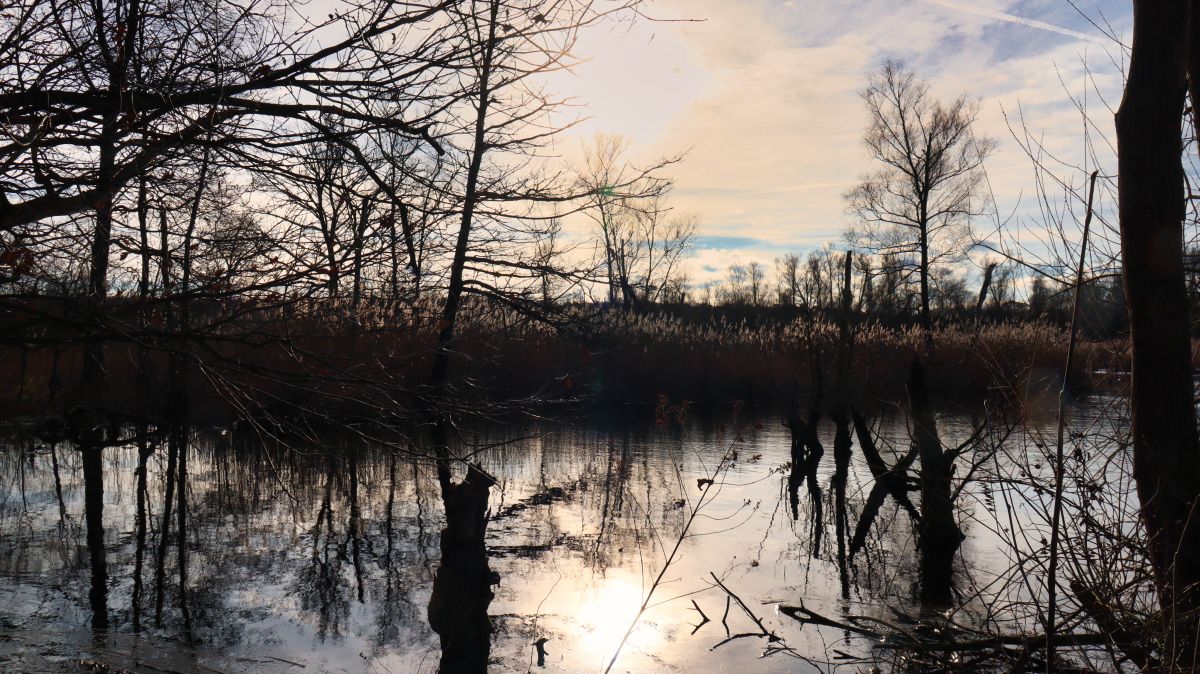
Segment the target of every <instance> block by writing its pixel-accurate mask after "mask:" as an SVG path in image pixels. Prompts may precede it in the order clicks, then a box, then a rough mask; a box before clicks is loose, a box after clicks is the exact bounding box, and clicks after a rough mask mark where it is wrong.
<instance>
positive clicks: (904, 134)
mask: <svg viewBox="0 0 1200 674" xmlns="http://www.w3.org/2000/svg"><path fill="white" fill-rule="evenodd" d="M862 98H863V101H864V103H865V104H866V107H867V112H868V114H869V115H870V122H869V123H868V125H867V131H866V133H865V135H864V142H865V143H866V147H867V152H868V154H869V155H870V156H871V158H872V159H874V160H876V161H878V162H879V163H881V164H883V168H881V169H880V170H879V171H877V172H875V173H873V174H869V175H867V176H865V177H864V178H863V180H862V182H861V184H859V185H858V186H857V187H855V188H854V189H852V190H850V191H849V192H847V193H846V201H847V203H848V205H849V208H850V211H851V212H852V213H853V214H854V215H855V216H856V217H857V218H858V219H859V220H860V225H859V226H858V227H857V228H856V229H854V230H852V231H851V232H850V234H849V237H848V238H849V239H850V241H851V242H852V243H853V244H854V245H855V246H856V247H861V248H866V249H868V250H871V251H877V252H885V253H894V254H898V255H900V256H902V257H901V258H899V259H904V260H908V259H910V258H909V256H911V259H912V260H913V265H912V266H911V267H909V268H908V269H907V270H906V271H907V273H908V274H913V273H915V274H916V276H917V279H918V282H919V285H920V300H921V305H920V319H921V325H922V327H923V328H924V330H925V334H926V341H927V343H929V342H931V340H932V334H933V321H932V318H931V316H930V268H931V267H932V266H933V265H935V264H938V263H940V262H943V261H946V260H948V259H952V258H953V257H955V256H956V255H959V254H960V253H961V248H962V244H963V243H964V242H965V241H966V240H967V239H968V228H969V225H970V221H971V218H972V217H973V216H976V215H978V214H980V213H982V212H983V206H984V203H985V197H984V195H983V194H982V190H981V185H982V178H983V174H982V171H981V169H982V166H983V162H984V160H985V159H986V158H987V156H988V154H989V153H990V152H991V151H992V149H993V148H994V147H995V142H994V141H992V140H991V139H988V138H981V137H976V136H975V135H974V134H973V133H972V131H971V126H972V124H973V123H974V121H975V117H976V115H977V114H978V111H979V104H978V102H976V101H973V100H971V99H968V98H967V97H966V96H960V97H958V98H957V99H955V100H953V101H951V102H950V103H948V104H946V103H942V102H941V101H938V100H936V99H934V98H933V96H932V95H931V94H930V92H929V84H928V83H927V82H925V81H923V80H921V79H919V78H918V77H917V75H916V73H915V72H914V71H913V70H912V69H910V68H908V67H906V66H905V65H904V64H903V63H902V62H899V61H888V62H886V63H885V64H884V65H883V67H882V68H880V69H879V71H877V72H875V73H872V74H871V75H870V76H869V77H868V81H867V87H866V88H865V89H864V90H863V91H862Z"/></svg>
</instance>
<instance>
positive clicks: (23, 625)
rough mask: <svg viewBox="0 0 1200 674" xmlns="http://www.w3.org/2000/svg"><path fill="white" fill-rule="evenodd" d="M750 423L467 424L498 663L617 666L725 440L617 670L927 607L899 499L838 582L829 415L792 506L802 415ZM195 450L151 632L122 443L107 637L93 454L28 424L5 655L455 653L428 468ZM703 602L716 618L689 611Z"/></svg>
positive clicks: (9, 506) (15, 471) (2, 609)
mask: <svg viewBox="0 0 1200 674" xmlns="http://www.w3.org/2000/svg"><path fill="white" fill-rule="evenodd" d="M1084 416H1085V417H1086V415H1084ZM975 421H977V420H975V419H972V418H971V417H969V416H965V415H944V416H943V417H942V418H941V419H940V425H941V431H942V433H943V435H944V438H943V439H944V441H946V442H947V443H949V442H954V441H956V439H961V438H965V437H966V436H967V435H968V434H969V433H970V429H971V427H972V424H973V423H974V422H975ZM1079 423H1094V420H1091V421H1089V420H1088V419H1086V418H1084V419H1083V420H1082V421H1080V422H1079ZM737 427H738V428H740V438H739V437H738V436H739V433H738V432H736V431H735V430H734V428H735V423H734V420H733V418H732V415H731V414H730V413H727V414H724V415H721V414H715V415H711V416H708V417H706V418H701V417H700V415H696V414H693V415H691V416H690V417H689V418H687V419H686V420H684V421H683V422H682V423H678V422H676V421H671V422H669V423H667V424H666V425H659V424H656V423H655V416H654V414H653V412H652V411H649V410H647V411H645V412H644V413H642V412H636V413H634V414H632V415H631V419H625V420H622V421H608V422H601V421H589V422H557V423H550V422H541V423H536V424H535V423H520V424H516V425H508V426H504V427H499V426H497V427H491V428H486V429H483V430H481V431H479V432H477V433H475V434H474V435H471V436H470V437H469V441H470V442H472V443H475V444H476V445H478V447H479V448H480V449H479V452H478V454H477V458H478V460H479V461H481V463H482V465H483V466H484V468H485V469H486V470H487V471H489V472H490V473H491V474H492V475H494V476H495V477H496V478H497V480H498V485H497V487H496V488H495V489H493V490H492V495H491V501H490V507H491V519H490V521H489V523H488V529H487V539H486V544H487V548H488V554H489V564H490V567H491V569H492V570H493V571H494V572H495V573H496V574H497V576H498V580H499V583H498V585H496V586H495V588H494V589H495V598H494V599H493V601H492V602H491V604H490V607H489V609H488V614H489V615H490V616H491V620H492V625H493V629H494V636H493V639H492V647H491V652H490V661H491V662H492V667H491V669H492V670H493V671H498V672H500V671H505V672H507V671H546V672H596V671H602V670H603V669H604V667H605V665H606V664H607V662H608V660H609V658H610V657H611V656H612V654H613V653H614V650H615V649H616V648H617V646H618V644H619V643H620V642H621V638H622V636H623V635H624V634H625V631H626V629H627V628H628V626H629V625H630V621H632V620H633V619H634V617H635V615H636V614H637V610H638V607H639V606H640V605H641V604H642V601H643V598H644V596H645V593H646V591H647V589H648V588H649V586H650V584H651V583H652V582H653V580H654V578H655V577H656V576H657V574H658V573H659V571H660V570H661V568H662V565H663V560H664V558H665V557H666V555H667V553H668V552H669V551H670V550H671V549H672V548H673V547H674V546H675V542H676V541H677V540H678V539H679V537H680V535H681V531H682V529H683V527H684V525H685V522H686V521H687V518H688V515H689V513H690V511H691V507H692V504H693V503H694V502H695V499H696V498H697V497H698V496H699V495H700V493H701V491H700V488H699V487H698V480H701V479H704V478H707V477H709V475H710V473H711V471H713V469H714V467H715V466H717V465H718V464H719V463H720V461H721V458H722V456H725V455H726V453H727V452H729V451H730V450H731V448H732V449H733V450H734V451H736V452H737V459H736V460H735V461H734V462H733V464H732V466H731V467H730V468H729V469H728V470H727V471H725V472H724V473H723V474H722V475H721V476H720V477H719V478H718V482H717V485H715V486H714V489H713V491H712V492H711V494H712V495H715V497H714V498H713V499H712V500H711V502H709V504H708V505H706V506H705V507H704V508H702V509H701V510H700V512H699V515H698V516H697V517H696V518H695V521H694V522H693V524H692V525H691V529H690V530H689V531H688V535H687V537H686V538H685V539H684V541H683V543H682V545H681V546H680V550H679V553H678V555H677V558H676V561H675V563H674V564H673V565H672V566H671V567H670V568H669V569H668V570H667V572H666V573H665V574H664V576H663V582H662V583H661V584H660V586H659V587H658V588H657V590H656V591H655V594H654V596H653V598H652V600H651V601H650V602H649V607H648V610H647V611H646V613H645V614H644V615H643V616H642V618H641V620H640V621H639V623H638V626H637V627H636V629H634V631H633V632H632V634H631V635H630V637H629V639H628V641H627V642H626V643H625V646H624V648H623V650H622V652H621V655H620V658H619V660H618V661H617V664H616V666H615V667H614V668H613V671H631V672H648V671H690V672H697V671H713V672H719V671H733V672H744V673H747V674H748V673H751V672H777V671H821V670H825V671H828V670H830V669H831V667H829V666H828V665H822V664H821V663H823V662H828V661H831V660H832V661H836V660H837V659H838V657H839V651H842V652H861V649H862V648H864V646H863V645H862V644H860V643H853V642H847V641H845V640H844V638H845V635H844V634H842V633H840V632H838V631H836V630H826V629H816V628H813V627H811V626H809V627H803V628H801V626H800V625H799V624H797V623H795V622H794V621H792V620H791V619H790V618H788V617H786V616H784V615H782V614H780V613H778V612H777V611H776V606H777V605H779V604H800V603H803V604H804V605H805V606H806V607H808V608H810V609H814V610H816V611H818V612H820V613H823V614H826V615H830V616H840V615H845V614H846V613H855V614H860V615H874V614H880V615H887V612H888V610H889V609H887V608H886V607H889V606H890V607H898V608H901V609H904V610H911V611H913V612H918V611H919V607H917V605H916V603H915V601H914V599H913V597H914V585H913V584H914V580H915V577H916V574H915V570H914V569H915V544H914V541H913V537H912V535H911V528H910V523H909V521H908V519H907V516H906V515H904V513H903V512H902V511H899V510H898V508H897V507H896V505H895V504H894V503H891V502H888V503H886V504H885V505H884V507H883V510H882V511H881V513H880V516H879V518H878V520H877V522H876V525H875V527H874V528H872V530H871V534H870V536H869V538H868V543H867V545H866V547H865V549H864V550H863V551H862V552H860V553H859V555H858V556H857V557H855V558H854V560H853V561H852V563H850V564H849V565H848V566H847V568H846V573H845V576H844V577H845V592H844V594H843V580H842V579H843V575H842V574H841V569H840V567H839V564H838V562H837V559H838V541H837V537H836V536H835V524H834V523H835V517H836V513H835V512H834V507H835V502H834V500H833V498H832V495H831V489H830V478H831V474H832V472H833V469H834V466H833V459H832V457H831V455H830V453H829V452H828V449H829V448H831V447H832V433H833V429H832V425H830V424H823V425H822V426H821V428H820V430H821V437H822V440H823V442H824V443H825V446H826V448H827V453H826V456H825V457H824V460H823V461H822V462H821V464H820V467H819V470H818V486H820V487H821V494H820V496H819V497H818V498H816V499H814V497H813V496H812V494H810V493H809V492H808V491H807V490H806V489H805V488H804V487H801V488H800V493H799V499H798V507H797V509H796V511H792V509H791V505H790V504H789V499H788V494H787V482H788V479H787V477H788V470H787V465H788V463H789V461H790V459H791V454H790V451H791V450H790V447H791V438H790V433H789V431H788V429H787V428H785V427H784V426H783V425H782V424H781V422H780V419H779V417H778V415H774V414H766V413H763V414H753V413H747V412H744V413H742V415H741V418H740V419H739V420H738V422H737ZM879 433H880V435H881V437H882V439H883V440H885V441H890V442H892V443H894V444H895V445H896V446H897V447H904V446H906V445H907V429H906V424H905V420H904V417H903V415H900V414H896V415H892V416H888V417H884V418H883V420H882V421H881V422H880V426H879ZM514 437H515V438H520V439H516V440H512V441H511V442H507V443H501V444H497V443H499V442H500V441H501V440H503V439H505V438H509V439H511V438H514ZM264 444H265V445H266V446H264ZM493 445H496V446H493ZM355 447H357V449H355ZM188 451H189V465H188V470H189V472H190V476H189V482H188V492H187V498H188V502H189V506H188V508H189V510H188V531H187V538H188V559H187V581H186V585H187V593H186V596H185V601H181V595H180V593H179V590H178V586H179V581H178V558H177V555H176V553H175V552H174V541H171V545H169V546H167V549H168V553H167V555H166V557H165V558H164V561H163V569H164V571H163V575H164V578H163V583H162V584H163V590H162V592H163V606H164V608H163V611H162V623H161V625H160V626H156V625H155V620H154V604H155V598H156V587H155V585H156V572H155V567H156V561H157V555H158V549H159V538H158V535H157V533H156V532H157V530H158V527H159V526H160V522H159V519H160V517H161V514H162V510H163V498H164V479H163V475H164V474H165V463H166V459H165V457H164V454H165V451H163V450H162V449H161V448H160V449H159V450H158V451H155V452H154V453H153V454H152V455H151V456H150V459H149V471H148V485H149V487H148V508H149V522H150V523H151V527H150V531H149V534H148V536H147V539H146V548H145V551H144V555H145V560H146V561H145V564H144V569H143V574H142V577H143V579H144V581H143V582H144V583H145V589H144V590H143V601H142V608H141V621H142V625H143V631H142V633H141V636H139V637H133V636H132V632H133V630H132V609H131V601H132V596H133V576H134V569H135V553H136V548H137V540H136V535H135V531H136V500H137V499H136V479H135V468H136V465H137V449H136V447H135V446H133V445H128V446H121V447H113V448H109V449H106V450H105V452H104V470H105V478H104V479H105V511H104V515H105V530H106V539H105V548H106V552H107V563H108V576H109V583H108V607H109V615H110V616H111V627H110V629H109V631H108V633H106V634H104V635H100V636H96V635H94V634H92V633H90V632H89V631H88V626H89V624H90V620H91V608H90V604H89V581H90V575H89V564H88V550H87V547H86V543H85V536H84V524H83V483H82V471H81V468H80V456H79V452H78V451H76V450H74V449H73V448H72V447H70V446H69V445H63V444H59V445H57V446H52V445H50V444H47V443H46V442H44V441H43V440H40V439H38V438H37V437H35V435H34V434H32V433H30V432H24V431H21V430H13V431H12V432H11V433H9V435H8V440H6V441H5V442H4V444H3V445H2V451H0V461H2V462H3V463H2V465H0V477H2V478H3V487H0V498H2V501H0V634H7V635H8V637H7V638H5V639H0V669H30V670H34V669H39V668H46V669H51V670H52V669H54V668H56V667H57V668H62V667H66V665H67V664H70V663H72V662H77V661H78V659H79V658H81V657H91V656H107V657H109V658H110V659H112V658H117V659H118V661H120V662H124V663H126V665H127V666H130V667H132V668H134V669H138V667H137V666H138V665H139V663H140V664H141V665H146V664H149V665H150V668H148V669H147V668H144V667H143V668H142V669H141V671H154V669H155V668H157V669H159V670H162V669H166V670H168V671H171V670H174V671H222V672H230V671H279V672H301V671H307V672H313V671H345V672H390V673H393V674H399V673H401V672H430V671H436V669H437V666H438V660H439V638H438V635H437V634H436V633H434V632H433V631H432V630H431V629H430V627H429V623H428V618H427V605H428V602H429V598H430V592H431V588H432V585H433V579H434V575H435V572H436V570H437V568H438V565H439V556H440V554H441V553H440V548H439V534H440V530H441V527H442V505H441V502H440V498H439V493H438V489H437V481H436V477H435V475H434V471H433V469H432V467H431V466H430V465H428V463H425V462H421V461H416V460H414V459H412V458H411V457H408V456H405V455H397V454H395V453H393V452H391V451H389V450H387V449H385V448H382V447H378V446H366V447H363V446H362V445H361V443H360V444H357V445H355V444H351V443H349V442H338V443H332V444H329V445H326V446H321V447H312V446H303V445H300V444H298V443H293V444H292V445H291V446H289V447H286V448H284V447H280V446H277V443H273V442H271V443H262V442H259V441H256V440H253V439H252V438H248V437H237V433H236V432H234V431H231V430H222V429H216V430H206V431H194V432H192V433H191V435H190V441H189V450H188ZM352 457H353V458H352ZM889 460H890V458H889ZM55 463H57V474H58V479H57V485H56V478H55V473H56V469H55V465H54V464H55ZM871 486H872V481H871V474H870V471H869V470H868V469H867V467H866V465H865V463H864V462H863V459H862V456H861V454H860V453H859V451H858V448H857V441H856V442H855V449H854V457H853V460H852V461H851V465H850V470H849V476H848V482H847V498H846V502H847V510H848V512H847V515H846V517H847V520H848V521H849V522H850V527H851V530H852V529H853V527H854V524H855V522H857V519H858V514H859V512H860V511H861V509H862V504H863V502H864V501H865V500H866V495H867V493H868V492H869V491H870V489H871ZM60 493H61V497H60ZM914 496H915V495H914ZM818 504H819V506H818ZM965 507H966V510H967V512H966V513H965V514H964V517H963V521H964V523H965V526H964V528H965V529H966V530H967V540H966V541H965V543H964V546H963V549H962V558H963V560H965V566H964V568H963V573H964V574H971V575H972V578H971V579H970V582H971V583H980V577H981V576H982V577H983V578H984V579H985V580H986V576H987V574H988V573H992V572H995V573H998V572H999V571H1000V570H1002V569H1003V568H1005V566H1006V565H1007V556H1006V555H1005V553H1004V552H1003V550H1002V548H1003V546H1002V545H1000V544H999V542H998V539H996V538H995V537H994V536H993V535H992V534H991V532H989V531H988V528H987V527H986V526H981V525H979V524H978V523H977V522H979V521H985V520H987V518H988V517H989V516H990V515H991V514H993V513H994V507H995V503H994V501H993V500H992V499H990V498H988V495H987V494H986V493H982V492H980V491H978V490H975V491H974V493H973V494H972V495H971V498H968V499H965ZM989 511H990V512H989ZM172 532H174V528H172ZM172 535H174V533H172ZM843 545H844V543H843ZM710 574H716V576H717V577H718V578H720V579H721V580H722V582H723V583H724V584H725V585H726V587H728V588H729V590H731V591H732V592H734V593H736V594H737V595H738V596H739V597H740V598H741V599H742V600H744V602H745V604H746V606H747V607H748V608H749V609H750V610H751V611H753V612H754V613H755V614H756V615H757V616H758V617H759V618H760V619H762V621H763V624H764V625H765V626H766V628H767V629H768V630H770V631H772V632H775V633H777V634H778V635H779V636H780V637H782V638H783V643H785V644H786V645H787V646H788V647H790V648H791V649H792V650H793V651H794V652H796V653H799V654H802V655H806V656H809V657H811V658H812V660H813V662H811V663H810V662H806V661H805V660H802V659H798V658H796V657H793V656H791V655H788V654H787V653H778V654H774V655H769V656H766V657H764V650H765V649H766V648H767V647H768V646H770V645H771V644H770V643H769V642H768V640H767V639H765V638H762V637H761V636H745V637H742V638H738V639H734V640H732V641H729V642H726V643H722V642H723V641H724V640H725V639H727V637H728V636H732V635H737V634H741V633H747V632H756V631H757V630H758V628H757V627H756V626H755V624H754V623H753V622H752V621H751V619H750V618H749V617H748V616H747V615H746V614H745V613H744V612H742V611H740V610H739V609H738V607H737V604H736V603H732V605H731V607H730V608H729V609H727V608H726V606H727V595H726V593H725V592H724V591H722V590H720V589H719V588H715V587H714V584H713V582H712V577H711V576H710ZM962 582H963V583H966V582H967V581H962ZM693 601H694V602H695V603H694V604H693ZM185 605H186V608H187V619H186V620H185V618H184V613H183V608H184V606H185ZM697 609H699V611H698V610H697ZM700 611H703V613H704V615H706V616H707V617H708V618H709V621H708V622H707V623H704V624H702V625H700V627H699V628H696V625H698V624H700V623H701V621H702V620H703V618H702V617H701V614H700ZM723 617H724V622H725V623H726V624H727V626H728V630H727V628H726V624H722V618H723ZM189 623H190V624H189ZM541 638H545V639H547V640H548V641H546V642H545V646H544V648H545V651H546V654H545V659H544V668H539V667H538V665H537V655H536V648H535V646H534V645H533V643H534V642H535V641H537V640H539V639H541ZM156 663H157V664H156Z"/></svg>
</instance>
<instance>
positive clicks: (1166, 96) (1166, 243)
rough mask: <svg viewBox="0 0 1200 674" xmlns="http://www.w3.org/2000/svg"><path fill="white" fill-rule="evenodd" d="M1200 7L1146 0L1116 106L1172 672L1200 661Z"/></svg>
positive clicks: (1139, 386)
mask: <svg viewBox="0 0 1200 674" xmlns="http://www.w3.org/2000/svg"><path fill="white" fill-rule="evenodd" d="M1197 12H1200V8H1198V7H1197V6H1196V3H1195V2H1184V1H1183V0H1174V1H1172V2H1149V1H1146V0H1135V2H1134V3H1133V17H1134V21H1133V50H1132V57H1131V59H1130V62H1129V74H1128V79H1127V80H1126V84H1125V95H1124V97H1123V98H1122V100H1121V107H1120V108H1119V109H1118V110H1117V115H1116V131H1117V146H1118V155H1117V157H1118V173H1119V176H1120V177H1119V182H1118V190H1119V197H1120V198H1119V214H1120V223H1121V253H1122V261H1123V266H1124V277H1125V296H1126V298H1127V303H1128V307H1129V319H1130V324H1131V330H1130V341H1131V347H1132V354H1133V382H1132V383H1133V390H1132V394H1131V397H1130V410H1131V412H1132V417H1133V419H1132V421H1133V428H1132V432H1133V471H1134V477H1135V479H1136V480H1137V488H1138V496H1139V497H1140V499H1141V504H1142V508H1141V519H1142V522H1143V524H1144V525H1145V527H1146V533H1147V535H1148V543H1149V545H1148V552H1149V557H1150V561H1151V563H1152V565H1153V568H1154V576H1155V581H1156V584H1157V589H1158V593H1159V602H1160V603H1161V606H1162V614H1161V620H1162V627H1163V630H1164V632H1163V633H1164V635H1165V637H1166V639H1167V643H1166V644H1164V660H1165V662H1164V667H1163V670H1164V671H1171V672H1176V671H1178V672H1185V671H1195V667H1196V663H1197V661H1198V659H1200V637H1198V635H1200V555H1197V554H1196V552H1195V551H1196V550H1200V512H1198V511H1200V437H1198V436H1197V431H1196V408H1195V400H1194V398H1195V390H1194V382H1193V375H1192V371H1193V368H1192V362H1193V361H1192V342H1191V330H1190V323H1189V318H1188V301H1187V287H1186V283H1185V274H1184V265H1183V259H1184V249H1183V221H1184V217H1185V203H1186V202H1185V192H1184V183H1185V174H1184V170H1183V163H1182V154H1183V150H1184V148H1183V144H1182V141H1181V134H1180V125H1181V122H1182V119H1183V117H1182V116H1183V111H1184V101H1185V96H1184V95H1185V92H1186V91H1187V83H1188V81H1189V80H1191V81H1193V82H1194V80H1195V78H1196V76H1197V75H1198V73H1197V72H1195V67H1196V65H1197V64H1198V63H1200V58H1198V57H1197V54H1198V53H1200V45H1198V44H1196V43H1195V40H1196V39H1197V38H1196V35H1197V32H1196V29H1195V26H1196V25H1200V24H1198V23H1197V22H1198V21H1200V18H1198V16H1197ZM1189 57H1190V58H1189ZM1189 69H1191V71H1190V72H1189ZM1195 104H1196V102H1195V101H1194V100H1193V101H1192V105H1193V108H1194V106H1195ZM1193 114H1195V113H1194V111H1193Z"/></svg>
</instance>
